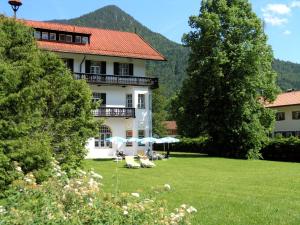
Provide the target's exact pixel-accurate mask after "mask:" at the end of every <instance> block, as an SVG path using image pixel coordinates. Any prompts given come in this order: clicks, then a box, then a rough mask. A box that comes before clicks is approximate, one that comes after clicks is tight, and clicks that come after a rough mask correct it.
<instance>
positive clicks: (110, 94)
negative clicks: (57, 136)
mask: <svg viewBox="0 0 300 225" xmlns="http://www.w3.org/2000/svg"><path fill="white" fill-rule="evenodd" d="M58 54H59V56H60V57H61V58H63V59H73V60H74V62H73V70H74V73H85V71H86V68H85V62H86V61H87V60H90V61H97V62H103V61H104V62H106V75H113V74H114V63H115V62H118V63H126V64H128V63H130V64H133V77H145V60H140V59H129V58H121V57H105V56H97V55H83V54H72V53H58ZM90 87H91V90H92V92H93V93H102V94H103V93H104V94H106V104H105V106H104V108H105V107H106V108H124V109H125V108H126V107H128V106H127V105H126V96H127V95H132V106H131V107H130V108H134V109H135V117H130V116H129V117H123V118H120V117H111V116H108V117H105V118H104V125H106V126H107V127H108V128H109V129H110V130H111V134H110V135H111V136H119V137H123V138H126V131H127V132H128V133H130V132H131V131H132V137H136V138H137V137H138V136H139V131H140V133H143V132H144V137H149V136H152V113H151V112H152V110H151V108H152V106H151V105H152V94H151V92H152V91H151V88H150V86H135V85H123V86H121V85H115V86H114V85H99V84H93V83H90ZM139 95H144V99H145V104H144V105H145V107H138V99H139ZM101 118H103V117H101ZM99 129H100V128H99ZM99 132H100V131H99ZM110 135H108V136H106V135H101V134H100V133H99V135H98V137H96V139H95V138H94V137H91V138H90V139H89V140H88V143H87V145H86V147H87V149H88V155H87V158H89V159H92V158H111V157H114V156H115V153H116V150H117V149H118V150H121V151H123V152H124V153H125V154H127V155H134V154H136V152H137V150H144V151H145V150H146V149H147V148H149V147H150V146H148V145H146V146H139V145H138V143H132V146H126V144H123V145H121V146H120V145H119V146H118V145H117V144H114V143H113V144H112V146H109V144H108V143H106V142H105V139H107V137H109V136H110ZM140 137H141V136H140ZM99 138H100V139H101V138H102V142H101V140H99V142H98V143H96V142H97V140H98V139H99ZM100 142H101V143H100ZM101 145H102V146H101Z"/></svg>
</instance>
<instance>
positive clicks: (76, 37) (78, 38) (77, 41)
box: [75, 36, 81, 44]
mask: <svg viewBox="0 0 300 225" xmlns="http://www.w3.org/2000/svg"><path fill="white" fill-rule="evenodd" d="M75 43H79V44H81V36H75Z"/></svg>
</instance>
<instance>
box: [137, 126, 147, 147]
mask: <svg viewBox="0 0 300 225" xmlns="http://www.w3.org/2000/svg"><path fill="white" fill-rule="evenodd" d="M144 137H145V130H138V138H139V139H143V138H144ZM138 146H145V144H143V143H142V142H139V143H138Z"/></svg>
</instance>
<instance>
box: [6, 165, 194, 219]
mask: <svg viewBox="0 0 300 225" xmlns="http://www.w3.org/2000/svg"><path fill="white" fill-rule="evenodd" d="M52 164H53V171H52V173H53V174H54V176H53V177H52V178H51V179H49V180H48V181H46V182H43V183H42V184H40V185H39V184H37V183H36V180H35V177H34V175H33V174H32V173H29V174H26V175H24V174H22V171H21V170H20V169H19V168H18V170H17V171H18V172H19V173H20V177H22V179H20V180H16V181H14V182H13V184H12V187H11V188H10V189H9V191H8V193H7V196H8V198H7V199H6V204H5V206H0V224H1V225H3V224H126V225H130V224H190V222H189V221H190V218H191V214H192V213H193V212H196V211H197V210H196V209H195V208H193V207H191V206H187V205H185V204H183V205H181V206H180V207H179V208H178V209H175V210H174V212H169V211H168V209H167V208H166V203H165V201H158V200H156V198H155V197H153V194H152V193H151V194H148V195H147V194H143V193H116V194H112V193H105V192H104V191H103V190H102V189H101V186H102V184H101V179H102V176H101V175H99V174H97V173H95V172H94V171H89V172H85V171H81V170H79V171H76V172H74V173H73V176H72V178H68V176H67V175H66V173H65V172H62V170H61V169H60V167H59V166H58V164H57V163H56V162H54V163H52ZM170 189H171V187H170V185H165V186H162V188H161V189H160V191H163V190H165V191H168V190H170ZM157 190H158V189H157ZM149 196H152V197H149Z"/></svg>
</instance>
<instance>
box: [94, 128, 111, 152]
mask: <svg viewBox="0 0 300 225" xmlns="http://www.w3.org/2000/svg"><path fill="white" fill-rule="evenodd" d="M99 135H100V136H99V137H95V147H96V148H99V147H100V148H112V143H111V142H109V141H107V139H108V138H110V137H111V136H112V132H111V129H110V128H109V127H108V126H105V125H103V126H101V127H100V131H99Z"/></svg>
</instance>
